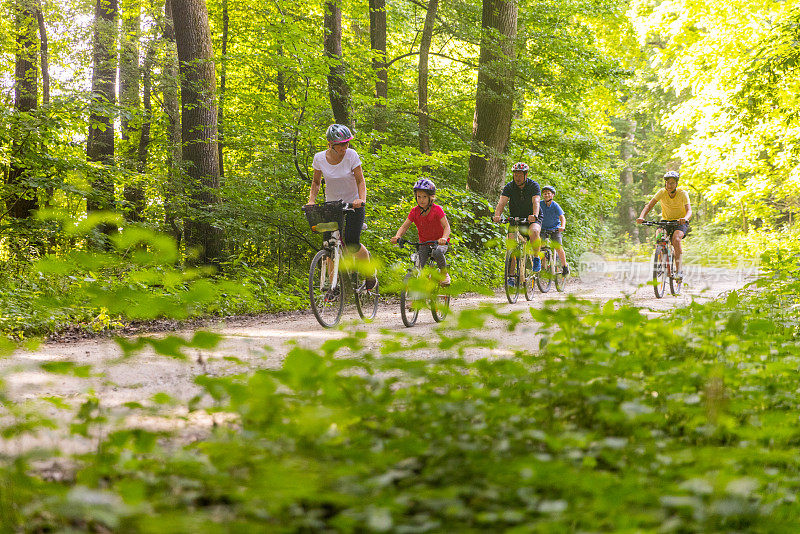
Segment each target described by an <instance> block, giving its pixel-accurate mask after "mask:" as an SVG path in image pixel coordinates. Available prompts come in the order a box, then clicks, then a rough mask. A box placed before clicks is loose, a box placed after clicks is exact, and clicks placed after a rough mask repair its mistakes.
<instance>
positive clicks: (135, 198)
mask: <svg viewBox="0 0 800 534" xmlns="http://www.w3.org/2000/svg"><path fill="white" fill-rule="evenodd" d="M140 12H141V7H140V5H139V0H128V1H127V2H126V3H125V5H124V6H123V10H122V35H121V38H120V57H119V103H120V107H122V109H123V110H124V111H126V112H127V113H125V114H123V116H122V120H121V125H122V146H123V158H124V159H123V161H122V165H123V166H124V167H125V168H126V169H128V170H129V171H131V172H130V174H129V177H128V180H127V181H126V184H125V188H124V190H123V197H124V198H125V209H124V210H123V213H124V215H125V219H126V220H127V221H133V222H140V221H142V220H143V212H144V207H145V199H144V187H143V185H142V181H141V179H140V178H139V177H137V176H136V175H135V173H138V172H139V168H140V167H141V163H140V162H139V161H138V158H139V139H138V136H139V134H140V132H139V129H138V128H137V127H136V126H134V125H132V124H131V122H130V120H129V119H128V117H130V116H131V115H136V114H138V113H139V112H140V111H141V109H140V108H141V102H140V99H139V78H140V71H141V69H140V68H139V38H140V34H141V30H140V19H141V15H140Z"/></svg>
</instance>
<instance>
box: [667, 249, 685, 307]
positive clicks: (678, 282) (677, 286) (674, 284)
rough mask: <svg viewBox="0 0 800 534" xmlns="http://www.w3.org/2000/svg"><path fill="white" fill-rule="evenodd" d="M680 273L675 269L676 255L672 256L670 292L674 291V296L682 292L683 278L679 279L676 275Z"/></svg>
mask: <svg viewBox="0 0 800 534" xmlns="http://www.w3.org/2000/svg"><path fill="white" fill-rule="evenodd" d="M677 274H678V271H677V270H676V269H675V256H673V257H672V268H671V269H670V273H669V292H670V293H672V294H673V295H674V296H676V297H677V296H678V295H680V294H681V289H682V286H683V278H681V279H677V278H675V276H676V275H677Z"/></svg>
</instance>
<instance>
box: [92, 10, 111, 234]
mask: <svg viewBox="0 0 800 534" xmlns="http://www.w3.org/2000/svg"><path fill="white" fill-rule="evenodd" d="M94 15H95V18H94V32H93V37H92V59H93V63H94V67H93V70H92V100H93V104H92V106H93V107H92V111H91V113H90V116H89V139H88V141H87V143H86V157H87V159H88V160H89V161H91V162H96V163H100V164H102V165H103V167H104V168H103V169H102V170H100V171H99V172H98V173H97V174H96V175H95V176H94V177H93V179H92V192H91V193H90V194H89V196H88V198H87V199H86V210H87V212H88V213H92V212H95V211H111V210H113V209H114V180H113V175H112V173H111V170H110V168H109V167H111V166H112V165H113V164H114V120H113V118H112V117H111V111H110V108H111V107H112V106H113V105H114V104H115V103H116V95H115V85H116V75H117V51H116V42H117V0H97V2H96V4H95V13H94ZM100 107H105V109H102V110H101V109H100ZM99 230H100V231H101V232H102V233H104V234H106V235H111V234H112V233H113V232H115V231H116V226H114V225H112V224H108V223H104V224H102V225H100V226H99ZM101 246H103V247H105V246H107V243H101Z"/></svg>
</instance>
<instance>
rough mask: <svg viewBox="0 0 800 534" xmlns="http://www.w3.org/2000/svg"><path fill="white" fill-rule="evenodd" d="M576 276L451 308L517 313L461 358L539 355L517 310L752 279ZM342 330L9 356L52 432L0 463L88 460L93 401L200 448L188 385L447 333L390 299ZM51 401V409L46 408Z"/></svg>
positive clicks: (21, 400) (622, 271)
mask: <svg viewBox="0 0 800 534" xmlns="http://www.w3.org/2000/svg"><path fill="white" fill-rule="evenodd" d="M582 259H584V258H582ZM598 265H599V264H598ZM583 272H584V273H586V274H584V275H583V277H570V278H569V279H568V281H567V282H568V283H567V284H566V290H565V291H564V292H563V293H558V292H556V291H555V288H553V289H551V291H550V292H549V293H547V294H542V293H539V292H538V291H537V292H536V294H535V295H534V298H533V300H531V301H526V300H525V295H524V292H523V293H522V294H521V295H520V297H519V300H518V301H517V303H515V304H508V303H507V302H506V299H505V294H504V293H502V292H500V291H499V292H497V293H496V294H495V296H494V297H491V296H489V297H487V296H483V295H469V296H463V297H457V298H454V299H453V301H452V302H451V306H452V308H453V310H454V312H455V313H454V314H452V315H456V314H457V312H459V311H461V310H464V309H467V308H474V307H478V306H481V305H485V304H487V303H489V304H495V305H496V306H498V310H499V311H502V312H504V313H507V312H511V311H514V310H520V311H523V313H522V314H521V319H522V320H521V321H520V323H519V324H518V325H517V327H516V328H515V329H514V330H513V331H509V330H508V328H507V322H506V321H503V320H500V319H497V318H494V317H488V319H487V320H486V323H485V325H484V327H483V328H481V329H480V330H475V331H470V332H469V334H470V335H471V336H474V337H476V338H483V339H486V340H489V341H490V342H491V343H490V344H492V345H493V346H489V347H470V348H467V349H465V351H464V356H465V357H466V358H469V359H474V358H480V357H509V356H513V354H514V353H515V352H516V351H519V350H524V351H530V352H536V351H537V350H538V346H539V345H538V343H539V336H538V335H537V330H538V329H539V328H540V326H541V325H539V324H537V323H536V322H534V321H533V319H532V318H531V316H530V314H529V313H527V309H528V308H529V307H537V306H541V305H542V304H543V302H544V301H545V300H548V299H564V298H567V296H568V295H572V296H574V297H577V298H582V299H591V300H597V301H608V300H610V299H619V298H623V299H625V298H627V299H629V302H630V303H631V304H633V305H635V306H638V307H640V308H642V309H643V310H644V311H645V313H647V314H648V315H651V316H653V317H654V318H655V317H657V316H658V315H659V314H660V313H663V312H664V311H667V310H670V309H672V308H675V307H678V306H685V305H688V304H690V303H691V302H692V301H694V300H700V301H703V300H708V299H711V298H715V297H718V296H719V295H720V294H724V293H725V292H728V291H730V290H733V289H736V288H740V287H743V286H744V285H745V284H747V283H748V282H750V281H752V280H754V279H755V275H756V272H755V269H730V268H702V267H696V268H693V269H687V270H686V271H685V274H686V277H685V284H684V290H683V293H682V294H681V295H680V296H677V297H675V296H672V295H670V293H669V283H667V288H666V294H665V296H664V298H662V299H656V298H655V296H654V293H653V288H652V286H650V285H642V284H644V283H645V282H646V281H647V279H648V277H649V274H650V267H649V265H648V264H646V263H643V262H605V263H603V264H602V265H601V267H600V268H597V265H595V266H594V268H592V266H587V265H584V269H583ZM448 319H450V318H448ZM342 325H343V326H342V327H341V328H338V329H331V330H325V329H323V328H322V327H320V326H319V324H318V323H317V321H316V319H315V318H314V316H313V315H312V314H311V312H310V311H300V312H294V313H283V314H276V315H261V316H256V317H248V318H237V319H235V320H230V321H226V322H216V323H210V324H207V325H206V326H205V327H204V328H205V329H206V330H212V331H215V332H218V333H220V334H222V335H223V336H224V338H223V340H222V342H221V343H220V344H219V345H218V346H217V348H215V349H214V350H198V349H187V350H186V355H187V358H186V359H185V360H180V359H174V358H169V357H166V356H160V355H157V354H155V353H154V352H153V351H152V350H151V349H149V348H148V349H145V350H143V351H141V352H139V353H137V354H135V355H134V356H132V357H130V358H123V357H122V356H123V354H122V351H121V349H120V348H119V346H118V345H117V344H116V343H115V342H114V341H113V340H110V339H107V338H95V339H82V340H77V341H69V342H65V341H60V342H48V343H45V344H42V345H40V346H39V347H38V348H37V349H36V350H34V351H23V350H20V351H17V352H16V353H14V354H13V355H12V356H10V357H8V358H6V359H4V360H2V361H0V376H1V377H2V378H3V380H4V381H5V386H6V395H7V396H8V397H9V398H10V399H12V400H14V401H15V402H17V403H18V404H19V405H21V406H25V407H26V408H27V409H31V410H34V411H36V413H38V414H40V415H43V416H47V417H50V418H52V419H53V420H54V421H57V422H58V424H57V425H56V428H55V429H53V430H48V431H46V432H44V431H42V432H39V433H38V434H37V435H35V436H31V435H25V436H23V437H22V438H18V439H14V440H0V453H2V452H5V453H10V454H14V453H18V452H21V451H23V450H29V449H30V448H32V447H46V448H49V447H54V448H56V449H57V450H60V451H61V452H62V453H64V454H68V453H71V452H83V451H86V450H91V447H92V441H91V440H87V439H85V438H80V437H76V436H73V435H70V434H69V433H68V426H69V425H68V424H69V422H70V421H72V420H73V417H74V414H75V410H77V408H78V407H79V406H80V404H81V403H82V402H84V401H85V400H86V399H87V398H89V397H90V396H91V395H94V396H96V397H97V399H98V400H99V402H100V405H101V406H102V407H103V408H104V409H105V410H107V412H106V413H107V416H108V418H109V421H110V422H109V425H111V427H112V428H117V427H120V426H124V427H136V426H139V427H145V428H148V429H151V430H177V434H178V436H179V439H180V440H181V441H191V440H195V439H201V438H202V437H203V436H204V435H206V434H207V432H208V429H209V428H210V427H211V426H212V425H214V424H215V423H218V422H220V417H222V415H221V414H209V413H207V412H205V411H204V410H196V411H192V412H190V411H189V410H188V408H187V402H188V401H189V400H190V399H191V398H192V397H193V396H195V395H197V394H198V393H199V392H200V388H199V387H198V386H197V385H196V384H195V383H194V380H195V377H197V376H198V375H202V374H207V375H211V376H225V375H230V374H235V373H242V372H246V371H249V370H255V369H259V368H272V369H275V368H278V367H279V366H280V365H281V362H282V361H283V358H284V357H285V355H286V354H287V353H288V352H289V350H291V348H292V347H293V346H296V345H297V346H302V347H308V348H312V349H313V348H318V347H319V346H320V345H321V344H322V343H323V342H324V341H325V340H328V339H332V338H335V337H343V336H346V335H348V334H350V333H352V332H353V331H356V330H363V331H364V332H366V337H365V338H364V340H363V343H364V346H365V347H366V350H370V351H374V353H376V354H377V353H379V352H380V348H381V346H382V344H383V343H384V342H385V341H386V340H387V339H394V340H399V341H400V342H401V343H403V344H407V345H405V346H410V345H412V344H413V343H414V342H415V341H418V340H419V339H421V338H424V339H430V340H432V341H434V340H438V339H439V337H438V334H437V331H436V329H438V328H440V327H441V328H443V329H444V330H443V332H444V333H447V332H448V331H450V332H452V331H453V330H454V324H453V323H452V322H448V321H447V320H446V321H445V322H444V323H442V325H437V324H436V323H435V322H434V321H433V319H432V317H431V314H430V313H429V312H427V311H426V310H422V311H421V312H420V315H419V320H418V322H417V324H416V326H414V327H412V328H405V327H404V326H403V324H402V321H401V318H400V308H399V304H398V303H397V301H396V299H394V301H393V302H389V303H382V304H381V307H380V308H379V310H378V315H377V317H376V319H375V321H374V322H373V323H371V324H364V323H363V322H361V321H359V320H358V315H357V314H356V311H355V307H354V306H353V304H352V303H351V302H349V303H348V304H347V305H346V307H345V312H344V316H343V318H342ZM463 333H465V332H458V334H463ZM169 334H171V335H182V336H185V337H191V335H192V331H191V330H182V331H181V330H177V331H174V332H170V333H169ZM154 335H155V336H164V335H166V334H165V333H158V334H154ZM401 354H402V355H403V356H404V357H408V358H429V357H435V356H436V355H437V350H436V349H435V348H433V349H430V348H428V349H416V350H410V351H407V352H405V353H401ZM45 362H74V363H75V364H76V365H90V366H91V369H92V373H91V376H90V377H89V378H79V377H75V376H72V375H64V374H53V373H50V372H46V371H44V370H42V369H41V367H40V366H41V364H43V363H45ZM157 393H166V394H167V395H169V396H170V397H171V398H172V399H174V402H173V403H166V404H163V405H158V404H155V403H153V402H152V399H153V396H154V395H155V394H157ZM48 398H49V399H50V401H48ZM53 398H56V399H58V402H57V403H53V402H52V399H53ZM130 402H138V403H141V404H143V405H145V406H155V407H156V408H155V409H154V410H153V412H152V414H151V415H142V413H143V412H142V411H141V410H139V411H136V412H132V411H131V410H129V409H128V408H126V407H125V406H124V405H125V403H130ZM56 404H62V405H69V406H70V408H64V407H61V408H59V407H57V406H56ZM205 405H207V403H206V404H205ZM215 418H216V419H215ZM110 429H111V428H108V429H106V430H107V431H108V430H110Z"/></svg>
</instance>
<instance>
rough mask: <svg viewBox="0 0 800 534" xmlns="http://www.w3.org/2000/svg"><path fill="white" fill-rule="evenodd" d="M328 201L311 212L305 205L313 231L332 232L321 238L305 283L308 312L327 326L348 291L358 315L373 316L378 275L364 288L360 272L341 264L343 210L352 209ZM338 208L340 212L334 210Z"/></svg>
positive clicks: (335, 317) (333, 321) (336, 317)
mask: <svg viewBox="0 0 800 534" xmlns="http://www.w3.org/2000/svg"><path fill="white" fill-rule="evenodd" d="M326 204H327V203H326ZM331 204H333V205H332V206H324V207H322V208H319V209H316V210H314V211H312V208H310V207H305V208H304V211H306V216H307V218H308V219H309V223H310V224H311V229H312V230H313V231H315V232H331V234H330V236H329V237H328V239H325V240H323V242H322V249H321V250H319V251H318V252H317V253H316V255H315V256H314V258H313V259H312V260H311V267H310V269H309V285H308V292H309V299H310V301H311V311H312V312H313V313H314V316H315V317H316V318H317V321H319V323H320V324H321V325H322V326H323V327H326V328H329V327H331V326H335V325H336V324H338V323H339V320H340V318H341V315H342V310H343V307H344V302H345V300H346V298H347V294H348V293H351V294H352V295H353V296H354V298H355V303H356V309H357V310H358V314H359V315H360V316H361V318H362V319H364V320H367V321H370V320H372V319H373V318H374V317H375V314H376V313H377V309H378V301H379V293H378V289H377V277H376V279H375V283H374V285H373V286H372V287H371V288H370V289H367V288H366V286H367V282H366V281H365V280H363V279H360V278H359V277H360V275H359V271H358V270H353V269H352V268H351V266H350V265H348V264H347V263H344V264H343V257H344V246H345V243H344V236H343V234H342V231H343V220H344V217H343V215H342V212H343V211H352V210H353V207H352V205H350V204H343V203H338V204H336V203H331ZM337 209H340V210H342V211H339V212H338V213H337V212H336V210H337ZM320 219H321V220H322V222H320ZM341 271H343V273H342V272H341ZM343 274H344V275H346V276H342V275H343ZM326 282H330V283H326ZM329 311H332V312H333V313H332V314H331V316H330V317H329V316H328V312H329Z"/></svg>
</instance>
